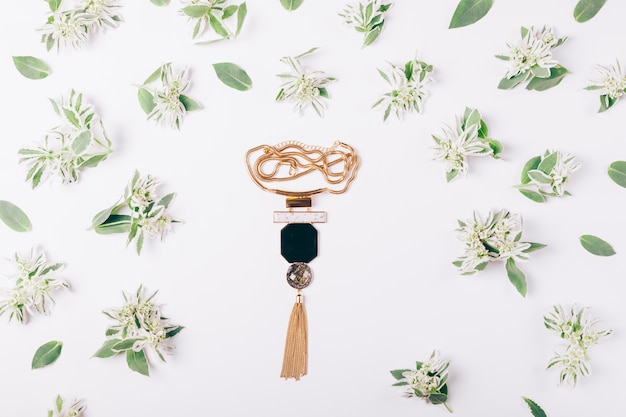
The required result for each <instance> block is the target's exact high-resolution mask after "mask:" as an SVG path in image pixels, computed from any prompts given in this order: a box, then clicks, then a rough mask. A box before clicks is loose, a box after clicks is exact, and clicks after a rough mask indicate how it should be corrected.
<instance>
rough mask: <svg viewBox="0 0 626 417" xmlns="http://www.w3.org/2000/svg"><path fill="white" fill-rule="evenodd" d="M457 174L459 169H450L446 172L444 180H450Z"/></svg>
mask: <svg viewBox="0 0 626 417" xmlns="http://www.w3.org/2000/svg"><path fill="white" fill-rule="evenodd" d="M458 175H459V170H457V169H452V170H450V171H448V172H446V182H450V181H452V180H453V179H455V178H456V177H457V176H458Z"/></svg>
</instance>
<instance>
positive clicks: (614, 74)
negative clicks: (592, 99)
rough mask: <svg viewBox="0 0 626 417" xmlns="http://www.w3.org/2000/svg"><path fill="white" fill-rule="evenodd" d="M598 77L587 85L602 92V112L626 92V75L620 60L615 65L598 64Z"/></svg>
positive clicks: (588, 88) (589, 88)
mask: <svg viewBox="0 0 626 417" xmlns="http://www.w3.org/2000/svg"><path fill="white" fill-rule="evenodd" d="M597 71H598V78H597V79H596V80H594V81H592V84H591V85H589V86H587V87H585V89H587V90H598V91H599V92H600V110H599V111H600V112H603V111H605V110H608V109H609V108H610V107H612V106H613V105H614V104H615V103H616V102H617V101H618V100H619V99H620V97H622V96H623V95H624V94H625V93H626V75H625V74H624V72H623V71H622V67H621V65H620V63H619V61H616V63H615V65H608V66H602V65H598V66H597Z"/></svg>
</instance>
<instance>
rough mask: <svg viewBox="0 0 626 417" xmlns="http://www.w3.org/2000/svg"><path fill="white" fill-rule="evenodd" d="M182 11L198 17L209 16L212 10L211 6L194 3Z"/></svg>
mask: <svg viewBox="0 0 626 417" xmlns="http://www.w3.org/2000/svg"><path fill="white" fill-rule="evenodd" d="M182 11H183V13H184V14H186V15H187V16H189V17H193V18H196V19H197V18H201V17H205V16H207V15H208V14H209V12H210V11H211V7H210V6H206V5H203V4H192V5H191V6H187V7H183V9H182Z"/></svg>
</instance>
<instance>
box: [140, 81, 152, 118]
mask: <svg viewBox="0 0 626 417" xmlns="http://www.w3.org/2000/svg"><path fill="white" fill-rule="evenodd" d="M137 98H138V99H139V105H140V106H141V109H142V110H143V111H144V113H146V114H150V112H151V111H152V110H153V109H154V107H155V106H156V103H155V102H154V96H153V95H152V93H151V92H150V91H149V90H147V89H145V88H143V87H139V91H138V92H137Z"/></svg>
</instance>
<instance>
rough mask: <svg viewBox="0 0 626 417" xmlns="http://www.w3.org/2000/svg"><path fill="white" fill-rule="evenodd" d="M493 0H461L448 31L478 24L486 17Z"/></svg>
mask: <svg viewBox="0 0 626 417" xmlns="http://www.w3.org/2000/svg"><path fill="white" fill-rule="evenodd" d="M492 5H493V0H461V2H460V3H459V4H458V6H456V10H455V11H454V14H453V15H452V20H451V21H450V26H449V27H448V29H454V28H460V27H463V26H468V25H471V24H472V23H476V22H478V21H479V20H480V19H482V18H483V17H485V15H486V14H487V12H488V11H489V9H491V6H492Z"/></svg>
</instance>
